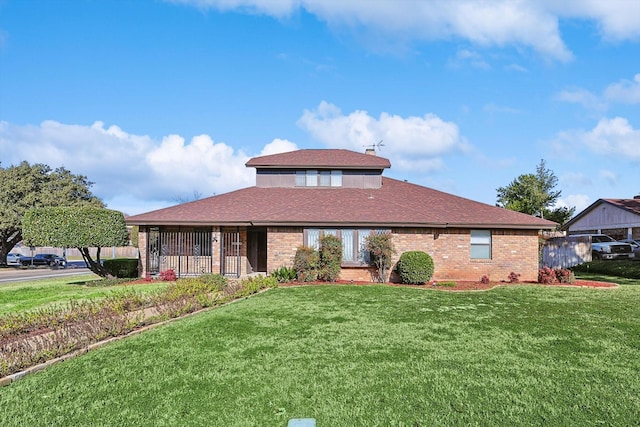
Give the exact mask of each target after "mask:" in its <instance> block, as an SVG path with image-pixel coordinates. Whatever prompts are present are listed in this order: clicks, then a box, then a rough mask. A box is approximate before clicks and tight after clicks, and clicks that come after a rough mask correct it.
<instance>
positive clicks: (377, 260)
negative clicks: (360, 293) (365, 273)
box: [365, 233, 396, 283]
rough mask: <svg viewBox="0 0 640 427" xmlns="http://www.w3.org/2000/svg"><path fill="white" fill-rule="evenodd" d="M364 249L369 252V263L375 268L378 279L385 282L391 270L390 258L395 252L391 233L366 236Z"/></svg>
mask: <svg viewBox="0 0 640 427" xmlns="http://www.w3.org/2000/svg"><path fill="white" fill-rule="evenodd" d="M365 249H366V250H367V251H369V253H370V254H371V263H372V264H373V265H374V266H375V268H376V273H377V275H378V281H380V282H382V283H385V282H386V281H387V276H388V274H389V271H390V270H391V259H392V257H393V255H394V254H395V253H396V249H395V246H394V245H393V241H392V239H391V233H383V234H374V235H371V236H367V238H366V240H365Z"/></svg>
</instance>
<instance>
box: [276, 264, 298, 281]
mask: <svg viewBox="0 0 640 427" xmlns="http://www.w3.org/2000/svg"><path fill="white" fill-rule="evenodd" d="M271 277H273V278H274V279H276V281H278V283H288V282H293V281H294V280H296V277H297V276H296V270H295V269H294V268H293V267H285V266H282V267H280V268H276V269H275V270H273V271H272V272H271Z"/></svg>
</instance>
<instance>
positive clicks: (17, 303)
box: [0, 274, 167, 316]
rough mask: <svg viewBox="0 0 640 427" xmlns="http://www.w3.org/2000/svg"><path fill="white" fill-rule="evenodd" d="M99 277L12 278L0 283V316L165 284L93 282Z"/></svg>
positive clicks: (151, 288)
mask: <svg viewBox="0 0 640 427" xmlns="http://www.w3.org/2000/svg"><path fill="white" fill-rule="evenodd" d="M99 279H100V278H99V277H98V276H96V275H94V274H87V275H86V276H72V277H61V278H56V279H39V280H34V281H30V282H14V283H8V284H1V285H0V316H1V315H3V314H8V313H20V312H23V311H27V310H33V309H37V308H40V307H45V306H48V305H51V304H58V305H60V304H65V303H68V302H69V301H70V300H80V299H86V298H95V297H104V296H106V295H109V294H111V293H113V292H116V291H121V290H123V289H131V288H133V289H136V290H137V291H140V292H146V291H151V290H154V289H159V288H162V287H166V286H167V284H166V283H164V282H152V283H145V284H138V285H135V286H132V285H126V284H121V285H115V286H106V287H104V286H96V284H97V283H98V280H99Z"/></svg>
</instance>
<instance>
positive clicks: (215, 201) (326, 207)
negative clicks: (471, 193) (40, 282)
mask: <svg viewBox="0 0 640 427" xmlns="http://www.w3.org/2000/svg"><path fill="white" fill-rule="evenodd" d="M304 151H306V150H304ZM309 151H312V150H309ZM126 221H127V223H128V224H132V225H136V224H137V225H205V224H206V225H306V226H362V227H366V226H381V227H382V226H396V227H398V226H407V227H442V228H444V227H464V228H469V227H476V228H512V229H551V228H555V227H556V225H557V224H556V223H554V222H551V221H547V220H544V219H541V218H536V217H533V216H530V215H526V214H522V213H519V212H514V211H510V210H506V209H503V208H499V207H496V206H491V205H488V204H485V203H480V202H476V201H473V200H469V199H465V198H462V197H458V196H454V195H452V194H448V193H443V192H441V191H437V190H434V189H431V188H428V187H423V186H419V185H415V184H410V183H407V182H403V181H399V180H395V179H392V178H386V177H383V178H382V187H381V188H379V189H359V188H331V187H329V188H319V187H312V188H309V187H295V188H259V187H249V188H245V189H242V190H237V191H233V192H230V193H226V194H221V195H218V196H213V197H209V198H206V199H201V200H196V201H194V202H189V203H184V204H181V205H177V206H174V207H169V208H165V209H160V210H156V211H153V212H148V213H144V214H140V215H135V216H130V217H128V218H127V219H126Z"/></svg>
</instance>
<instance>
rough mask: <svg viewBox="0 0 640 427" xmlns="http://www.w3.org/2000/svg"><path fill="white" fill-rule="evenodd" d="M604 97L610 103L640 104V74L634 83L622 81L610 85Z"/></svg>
mask: <svg viewBox="0 0 640 427" xmlns="http://www.w3.org/2000/svg"><path fill="white" fill-rule="evenodd" d="M604 96H605V98H607V99H608V100H610V101H617V102H622V103H625V104H640V74H636V75H635V76H634V78H633V81H629V80H621V81H619V82H617V83H613V84H611V85H609V86H608V87H607V88H606V89H605V91H604Z"/></svg>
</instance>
